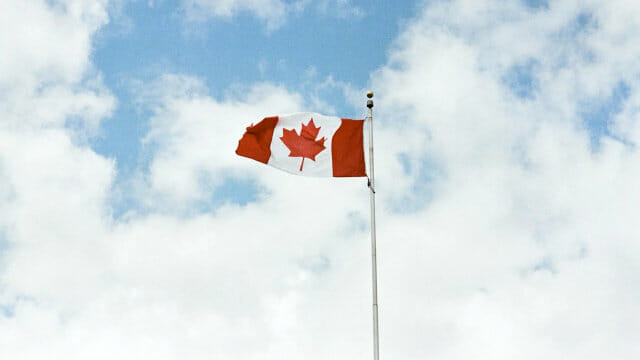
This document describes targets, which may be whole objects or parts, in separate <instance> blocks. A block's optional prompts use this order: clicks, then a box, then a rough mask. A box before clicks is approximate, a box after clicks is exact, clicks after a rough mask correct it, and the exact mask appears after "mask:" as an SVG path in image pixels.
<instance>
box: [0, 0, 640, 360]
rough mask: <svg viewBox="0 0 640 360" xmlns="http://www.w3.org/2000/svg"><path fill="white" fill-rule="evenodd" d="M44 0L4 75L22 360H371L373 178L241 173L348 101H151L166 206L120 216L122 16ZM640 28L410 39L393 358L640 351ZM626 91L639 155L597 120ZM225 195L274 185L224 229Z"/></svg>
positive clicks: (13, 308) (432, 25)
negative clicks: (256, 146) (597, 132)
mask: <svg viewBox="0 0 640 360" xmlns="http://www.w3.org/2000/svg"><path fill="white" fill-rule="evenodd" d="M21 4H26V5H20V6H16V7H11V6H9V7H7V6H5V7H4V8H2V5H0V10H5V11H0V14H4V13H7V12H12V13H11V14H12V16H10V17H7V18H6V19H4V20H7V21H13V24H14V25H15V26H16V27H18V28H21V27H22V28H25V29H26V28H33V29H34V31H32V32H30V33H29V36H33V39H22V38H21V36H23V35H22V32H12V33H4V34H2V35H4V36H0V47H1V48H2V49H3V50H5V49H6V50H7V51H9V50H11V49H13V50H12V51H15V52H16V57H17V59H18V60H15V59H4V60H0V61H4V62H0V74H1V75H2V76H0V84H1V87H0V89H1V90H0V91H2V94H3V98H2V100H0V104H1V105H2V107H1V108H0V116H1V117H2V124H1V125H0V229H1V230H2V232H3V233H4V237H5V238H6V241H7V242H8V244H9V248H6V249H2V250H0V251H1V255H2V256H1V257H0V259H1V262H0V307H2V309H10V310H9V312H10V313H12V314H11V315H10V316H4V315H3V311H6V310H3V311H0V349H2V350H1V351H2V355H3V356H4V357H7V358H21V359H41V358H54V359H56V358H58V359H74V358H97V359H100V358H105V359H107V358H122V359H127V358H132V359H139V358H154V359H178V358H190V359H208V358H212V357H213V358H238V359H299V358H305V359H320V358H334V359H347V358H348V359H352V358H359V357H368V356H370V351H371V350H370V326H371V324H370V318H369V316H370V313H369V311H370V305H369V301H370V300H369V299H370V297H369V296H370V293H369V281H370V280H369V276H370V274H369V249H368V246H369V243H368V233H367V231H366V229H367V219H368V217H367V215H368V202H367V191H366V187H365V185H364V182H363V181H362V179H354V180H349V179H343V180H341V181H327V180H326V179H308V178H298V177H294V176H290V175H287V174H283V173H280V172H277V171H276V170H273V169H269V168H267V167H265V166H264V165H261V164H257V163H254V162H251V161H250V160H246V159H242V158H238V157H236V156H235V155H234V154H233V149H235V144H236V142H237V140H238V139H239V137H240V135H241V133H242V131H243V128H244V127H245V126H247V125H249V124H248V122H251V121H259V120H260V118H261V117H263V116H265V115H269V114H273V113H279V112H291V111H297V110H301V108H306V107H308V106H314V104H318V103H321V100H322V99H318V98H317V97H318V96H317V95H315V94H314V95H313V96H311V97H310V98H305V97H303V96H301V95H299V94H296V93H294V92H291V91H290V90H287V89H285V88H282V87H278V86H274V85H271V84H255V85H253V86H249V87H246V88H245V87H243V88H237V89H231V90H230V91H229V93H228V95H227V96H225V97H224V98H223V99H213V98H211V97H210V96H208V90H207V88H206V86H204V84H203V82H202V81H200V80H198V79H196V78H193V77H190V76H187V75H166V76H163V77H161V78H160V79H158V80H157V81H156V82H154V83H151V84H145V85H142V86H141V87H140V91H139V93H140V94H141V97H140V102H141V103H143V104H144V105H145V106H149V107H150V109H151V110H152V113H153V115H152V117H151V119H150V131H149V133H148V134H147V136H146V138H145V139H144V141H145V146H146V147H147V148H148V152H149V155H150V160H149V163H148V164H145V166H147V167H145V168H143V169H140V170H141V174H140V178H139V179H138V180H139V183H138V187H136V188H134V189H133V191H135V195H136V196H137V199H139V200H140V202H141V203H142V204H143V207H145V211H143V212H136V211H135V210H134V211H132V213H131V214H129V215H128V216H126V217H124V218H123V219H118V220H114V219H113V218H112V217H111V216H110V214H109V209H108V205H107V204H108V203H109V200H110V198H111V197H112V196H113V195H112V189H111V187H112V186H113V178H114V176H115V167H114V164H113V161H111V160H109V159H105V158H103V157H101V156H99V155H97V154H96V153H95V152H93V151H92V150H91V149H90V148H88V147H87V146H86V145H85V143H84V142H83V141H79V140H78V139H79V138H80V139H81V138H82V136H83V135H85V136H86V134H87V133H89V134H91V132H92V131H95V128H96V127H97V124H99V121H101V119H103V118H104V117H105V116H108V115H109V114H110V112H111V111H112V108H113V106H114V102H115V100H114V99H113V97H112V96H111V95H110V94H109V92H108V90H106V89H104V87H103V86H102V85H101V82H100V78H99V76H98V75H96V74H95V73H94V71H93V70H92V69H91V68H92V65H91V62H90V56H89V55H90V51H91V37H92V35H93V34H94V32H95V31H96V29H98V28H99V26H100V25H103V24H104V23H106V21H108V19H107V18H106V13H105V12H104V6H106V4H103V3H96V2H89V1H87V2H80V1H77V2H71V1H69V2H65V3H62V2H59V3H55V5H53V6H50V5H46V4H48V3H44V2H35V1H31V2H23V3H21ZM251 4H253V3H251ZM247 6H248V5H247ZM220 11H222V10H220ZM231 11H234V10H231ZM637 13H638V8H637V7H636V6H634V5H630V4H629V3H625V4H622V3H615V2H595V1H594V2H588V3H584V2H569V1H567V2H562V3H559V2H557V3H556V2H554V3H550V5H549V7H548V8H541V9H537V10H536V9H531V8H527V7H525V6H524V5H523V4H520V3H517V2H508V3H505V2H501V3H496V2H493V1H489V0H487V1H462V0H460V1H452V2H435V3H431V4H430V5H427V7H426V8H425V10H424V11H423V12H422V13H421V14H418V15H417V17H416V19H414V21H413V22H412V23H411V24H409V25H408V26H407V28H406V29H405V31H404V33H403V34H402V35H401V36H400V37H399V38H398V40H397V41H396V43H395V45H394V48H393V49H392V50H391V51H390V61H389V64H388V65H387V66H385V67H383V68H381V69H380V70H379V71H377V72H375V73H374V74H372V85H373V88H374V89H375V90H376V98H375V101H376V107H375V108H374V109H375V116H376V122H377V125H376V126H377V127H376V147H377V152H376V160H377V163H376V165H377V167H376V169H377V171H378V172H377V174H376V175H377V178H378V180H379V181H378V185H377V190H378V194H379V208H378V209H379V214H378V220H379V233H378V241H379V253H378V255H379V264H380V272H379V276H380V304H381V335H382V341H381V348H382V356H383V357H394V358H399V359H414V358H432V357H435V358H439V359H460V358H474V359H496V358H523V359H538V358H541V357H544V358H551V359H601V358H605V357H606V358H616V359H635V358H637V356H638V355H639V354H640V348H639V347H638V344H637V338H638V337H639V336H640V328H639V326H638V324H640V321H639V320H640V311H638V309H637V304H638V302H639V300H640V299H639V298H638V294H639V292H638V289H637V286H636V285H635V280H636V278H637V276H638V274H639V271H640V269H639V268H638V265H637V264H638V263H639V262H638V255H637V254H639V253H640V251H639V250H640V249H639V245H638V243H637V239H638V237H639V235H640V234H639V231H638V230H637V227H636V226H634V220H635V216H634V215H635V214H636V213H638V204H640V193H639V192H638V191H636V186H635V181H634V180H635V179H637V178H638V177H639V176H640V154H639V153H638V151H637V149H636V148H635V145H633V144H635V143H636V142H637V141H638V136H640V131H639V130H638V129H639V127H638V125H637V123H638V121H637V118H638V117H637V112H638V107H639V105H638V100H639V99H640V97H639V96H638V94H637V92H638V85H640V84H639V83H638V78H639V77H638V76H637V75H638V74H639V73H640V68H639V66H640V65H638V64H636V61H634V59H637V58H638V55H640V54H639V52H640V48H638V45H637V44H636V43H637V41H634V40H636V37H637V34H638V26H639V25H640V24H637V23H636V21H635V20H634V19H635V18H636V17H635V16H634V15H635V14H637ZM0 16H2V15H0ZM581 23H587V25H588V24H595V25H591V26H586V27H585V26H583V25H584V24H583V25H580V26H577V25H576V24H581ZM65 24H72V25H68V26H66V25H65ZM36 35H37V36H36ZM52 39H53V40H56V41H58V42H56V41H53V42H52ZM60 40H64V41H60ZM21 41H24V42H25V46H24V47H19V46H18V44H19V43H20V42H21ZM38 44H43V46H39V45H38ZM64 49H69V50H68V51H69V53H70V54H73V55H74V56H63V55H61V54H65V51H64ZM3 52H4V51H3ZM20 59H21V60H20ZM523 62H533V63H534V64H535V66H534V68H533V70H532V74H531V77H532V78H533V82H532V84H533V89H532V92H531V95H530V96H525V97H522V96H519V95H518V94H517V93H516V92H514V91H512V89H510V87H509V82H508V81H506V80H505V78H506V77H508V76H511V75H510V74H511V71H512V68H513V67H514V66H519V65H521V64H522V63H523ZM20 64H22V66H18V65H20ZM620 82H624V83H625V84H626V86H627V87H628V89H629V97H628V99H627V100H626V102H625V103H624V104H623V106H622V109H621V111H620V113H618V114H615V115H614V116H612V118H611V123H610V126H611V133H614V134H615V135H616V136H617V137H620V138H623V139H624V140H625V142H624V143H622V142H620V141H618V140H615V139H613V138H612V137H610V136H607V135H605V136H604V137H603V138H602V139H601V140H600V141H601V144H600V146H599V147H597V148H594V147H593V146H592V144H591V140H590V134H589V131H588V129H587V128H586V126H585V125H584V123H583V120H582V118H581V113H580V111H581V107H582V105H583V104H584V103H585V102H589V101H591V100H593V99H599V98H601V97H602V96H603V94H605V96H608V95H606V94H610V93H611V92H612V89H613V88H615V87H616V86H618V84H619V83H620ZM325 85H326V86H328V87H337V88H344V90H343V91H344V92H350V91H352V90H350V87H349V86H348V84H343V83H342V82H340V80H339V79H337V80H333V79H329V80H327V83H326V84H325ZM54 99H60V101H59V102H57V101H54ZM45 110H47V111H45ZM629 143H630V144H632V145H629ZM425 177H428V178H429V181H426V180H425ZM224 178H231V179H251V180H253V181H255V182H256V183H257V184H258V186H259V187H260V189H261V192H260V198H259V201H256V202H251V203H249V204H247V205H246V206H239V205H235V204H226V205H223V206H221V207H219V208H216V209H214V210H212V211H207V210H206V209H205V210H203V209H200V208H198V207H197V204H199V203H200V202H206V201H208V200H209V199H210V198H211V196H212V195H211V194H212V193H215V192H214V190H215V188H216V186H218V185H219V184H221V183H222V182H223V181H224ZM399 208H401V209H404V211H397V210H398V209H399Z"/></svg>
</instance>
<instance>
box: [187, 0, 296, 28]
mask: <svg viewBox="0 0 640 360" xmlns="http://www.w3.org/2000/svg"><path fill="white" fill-rule="evenodd" d="M183 4H184V8H185V11H186V15H187V17H188V18H189V19H193V20H203V19H206V18H208V17H221V18H231V17H232V16H234V15H235V14H237V13H238V12H243V11H247V12H251V13H252V14H253V15H255V16H256V17H257V18H258V19H260V20H262V21H264V22H265V23H266V24H267V28H268V29H271V30H273V29H276V28H278V27H279V26H280V25H282V23H283V22H284V21H285V17H286V15H287V13H288V11H290V10H291V9H293V8H292V5H289V4H287V3H286V2H284V1H282V0H183Z"/></svg>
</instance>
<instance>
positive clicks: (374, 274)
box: [367, 91, 380, 360]
mask: <svg viewBox="0 0 640 360" xmlns="http://www.w3.org/2000/svg"><path fill="white" fill-rule="evenodd" d="M367 98H368V99H369V100H367V108H369V116H368V118H369V179H368V186H369V200H370V203H371V281H372V290H373V309H372V310H373V359H374V360H378V359H379V358H380V350H379V348H380V346H379V336H378V264H377V260H376V188H375V180H374V179H375V177H374V175H373V100H372V98H373V91H368V92H367Z"/></svg>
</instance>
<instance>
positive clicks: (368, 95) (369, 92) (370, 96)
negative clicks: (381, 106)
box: [367, 90, 373, 99]
mask: <svg viewBox="0 0 640 360" xmlns="http://www.w3.org/2000/svg"><path fill="white" fill-rule="evenodd" d="M367 97H368V98H369V99H371V98H372V97H373V91H371V90H369V91H367Z"/></svg>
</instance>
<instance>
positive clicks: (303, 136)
mask: <svg viewBox="0 0 640 360" xmlns="http://www.w3.org/2000/svg"><path fill="white" fill-rule="evenodd" d="M319 131H320V127H316V124H314V123H313V118H311V120H309V122H308V123H307V125H305V124H304V123H302V131H300V135H298V133H297V132H296V130H295V129H291V130H290V129H282V137H280V140H282V142H283V143H284V144H285V145H286V146H287V148H289V157H301V158H302V163H301V164H300V171H302V166H303V165H304V159H305V158H307V159H311V160H313V161H316V155H318V153H320V152H321V151H322V150H324V149H325V146H324V140H325V139H324V137H323V138H322V139H320V140H316V137H317V136H318V132H319Z"/></svg>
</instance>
